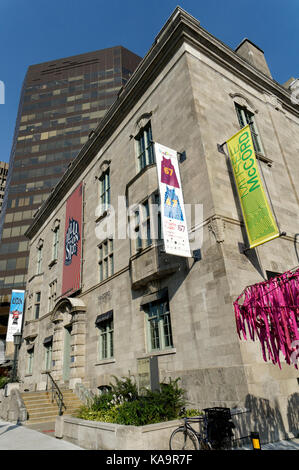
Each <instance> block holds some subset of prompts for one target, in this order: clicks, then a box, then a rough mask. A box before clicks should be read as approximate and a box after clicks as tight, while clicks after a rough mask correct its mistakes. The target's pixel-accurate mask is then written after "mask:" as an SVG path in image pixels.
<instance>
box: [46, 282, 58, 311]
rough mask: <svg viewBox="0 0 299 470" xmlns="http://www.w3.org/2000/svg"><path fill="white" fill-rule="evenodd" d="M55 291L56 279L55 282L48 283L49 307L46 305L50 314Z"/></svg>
mask: <svg viewBox="0 0 299 470" xmlns="http://www.w3.org/2000/svg"><path fill="white" fill-rule="evenodd" d="M56 290H57V279H55V281H53V282H50V284H49V305H48V309H49V312H52V310H53V308H54V305H55V300H56Z"/></svg>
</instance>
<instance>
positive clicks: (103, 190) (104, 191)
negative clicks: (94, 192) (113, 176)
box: [100, 168, 110, 212]
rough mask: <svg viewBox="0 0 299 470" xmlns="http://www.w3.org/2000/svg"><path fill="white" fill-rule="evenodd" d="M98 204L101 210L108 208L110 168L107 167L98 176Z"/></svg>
mask: <svg viewBox="0 0 299 470" xmlns="http://www.w3.org/2000/svg"><path fill="white" fill-rule="evenodd" d="M100 204H101V206H102V211H103V212H104V211H105V210H107V209H108V206H109V204H110V169H109V168H108V169H107V170H106V171H105V172H104V173H103V174H102V175H101V177H100Z"/></svg>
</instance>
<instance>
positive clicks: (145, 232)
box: [130, 193, 162, 253]
mask: <svg viewBox="0 0 299 470" xmlns="http://www.w3.org/2000/svg"><path fill="white" fill-rule="evenodd" d="M130 220H131V224H132V229H133V233H132V239H133V241H134V240H135V252H136V253H137V252H139V251H141V250H143V249H145V248H147V247H148V246H150V245H151V244H152V243H153V241H157V240H161V239H162V234H161V230H162V229H161V208H160V195H159V193H154V194H152V195H151V196H150V197H149V198H148V199H146V200H144V201H143V202H141V203H140V204H138V205H136V206H135V208H134V209H133V210H132V213H131V215H130Z"/></svg>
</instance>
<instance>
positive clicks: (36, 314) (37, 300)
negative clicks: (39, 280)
mask: <svg viewBox="0 0 299 470" xmlns="http://www.w3.org/2000/svg"><path fill="white" fill-rule="evenodd" d="M40 299H41V293H40V292H36V294H35V304H34V318H35V320H37V319H38V318H39V312H40Z"/></svg>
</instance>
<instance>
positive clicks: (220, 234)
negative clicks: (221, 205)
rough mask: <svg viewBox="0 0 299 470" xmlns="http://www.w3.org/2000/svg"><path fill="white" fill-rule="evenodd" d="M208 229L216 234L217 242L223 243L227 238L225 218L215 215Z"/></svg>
mask: <svg viewBox="0 0 299 470" xmlns="http://www.w3.org/2000/svg"><path fill="white" fill-rule="evenodd" d="M208 229H209V231H210V232H212V233H213V234H214V236H215V239H216V242H217V243H223V242H224V240H225V233H224V232H225V230H224V229H225V222H224V220H223V219H222V218H221V217H219V216H215V217H213V218H212V219H211V220H210V222H209V224H208Z"/></svg>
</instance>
